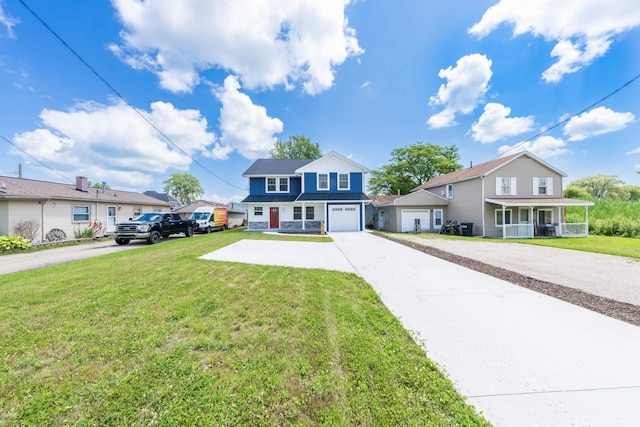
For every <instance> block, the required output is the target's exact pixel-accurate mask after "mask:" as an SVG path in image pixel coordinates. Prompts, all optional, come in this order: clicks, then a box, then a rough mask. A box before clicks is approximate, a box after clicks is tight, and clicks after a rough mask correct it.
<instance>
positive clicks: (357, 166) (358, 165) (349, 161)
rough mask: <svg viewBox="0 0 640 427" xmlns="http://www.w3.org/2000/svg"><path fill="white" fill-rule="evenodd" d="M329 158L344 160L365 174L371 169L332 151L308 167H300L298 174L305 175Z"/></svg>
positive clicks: (307, 165)
mask: <svg viewBox="0 0 640 427" xmlns="http://www.w3.org/2000/svg"><path fill="white" fill-rule="evenodd" d="M328 157H337V158H339V159H340V160H342V161H345V162H348V163H351V164H352V165H354V166H355V167H356V168H358V169H361V170H362V172H364V173H367V172H369V169H367V168H365V167H364V166H362V165H361V164H359V163H356V162H354V161H353V160H351V159H349V158H348V157H345V156H343V155H342V154H339V153H336V152H335V151H332V152H330V153H328V154H325V155H324V156H322V157H320V158H319V159H316V160H313V161H311V162H309V163H308V164H306V165H303V166H301V167H299V168H298V169H297V170H296V172H297V173H303V172H304V171H305V170H308V169H312V168H313V167H314V165H315V164H317V163H319V162H322V161H324V160H326V159H327V158H328Z"/></svg>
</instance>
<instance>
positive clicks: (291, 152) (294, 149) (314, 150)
mask: <svg viewBox="0 0 640 427" xmlns="http://www.w3.org/2000/svg"><path fill="white" fill-rule="evenodd" d="M269 157H271V158H272V159H312V160H316V159H319V158H320V157H322V153H321V152H320V146H319V145H318V144H317V143H313V142H311V140H310V139H309V138H307V137H306V136H302V135H294V136H292V137H290V138H289V139H288V140H287V141H278V142H276V144H275V145H274V147H273V148H272V149H271V150H269Z"/></svg>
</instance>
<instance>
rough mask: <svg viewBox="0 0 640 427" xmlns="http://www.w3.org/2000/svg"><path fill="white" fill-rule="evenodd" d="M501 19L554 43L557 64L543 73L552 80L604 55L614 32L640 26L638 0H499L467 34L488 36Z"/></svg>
mask: <svg viewBox="0 0 640 427" xmlns="http://www.w3.org/2000/svg"><path fill="white" fill-rule="evenodd" d="M503 23H508V24H511V25H513V35H514V36H518V35H522V34H526V33H531V34H532V35H533V36H536V37H543V38H544V39H545V40H549V41H555V42H556V45H555V47H554V48H553V50H552V51H551V56H553V57H556V58H558V59H557V62H556V63H555V64H553V65H552V66H551V67H549V68H548V69H547V70H545V71H544V72H543V73H542V78H543V79H544V80H545V81H547V82H551V83H556V82H559V81H560V80H561V79H562V77H563V76H564V75H565V74H568V73H573V72H576V71H577V70H579V69H580V68H582V67H583V66H586V65H589V64H590V63H591V62H592V61H593V60H594V59H596V58H598V57H601V56H602V55H604V54H605V53H606V52H607V50H608V49H609V46H610V45H611V43H612V41H613V39H614V36H615V35H617V34H621V33H623V32H625V31H629V30H630V29H632V28H634V27H637V26H639V25H640V8H639V7H638V2H637V0H616V1H615V2H613V3H609V4H606V5H605V4H603V3H602V1H601V0H563V1H553V0H539V1H530V0H500V2H499V3H497V4H495V5H493V6H491V7H490V8H489V9H487V10H486V11H485V13H484V15H483V16H482V18H481V19H480V21H479V22H477V23H476V24H475V25H473V26H472V27H471V28H470V29H469V33H471V34H473V35H476V36H478V37H484V36H486V35H488V34H489V33H491V32H492V31H493V30H495V29H496V28H498V26H500V25H501V24H503Z"/></svg>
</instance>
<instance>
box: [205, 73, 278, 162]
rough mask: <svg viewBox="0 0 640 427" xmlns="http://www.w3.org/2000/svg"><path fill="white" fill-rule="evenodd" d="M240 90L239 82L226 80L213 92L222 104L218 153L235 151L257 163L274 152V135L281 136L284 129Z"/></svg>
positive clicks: (234, 79) (231, 78) (234, 78)
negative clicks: (271, 151)
mask: <svg viewBox="0 0 640 427" xmlns="http://www.w3.org/2000/svg"><path fill="white" fill-rule="evenodd" d="M239 89H240V85H239V83H238V79H237V78H236V77H234V76H229V77H227V78H226V79H225V81H224V86H223V87H222V88H218V90H217V91H216V96H217V97H218V99H219V100H220V102H221V103H222V108H221V109H220V129H221V131H222V136H221V137H220V140H221V142H222V144H223V145H222V146H220V150H222V151H224V150H227V152H230V151H232V150H237V151H238V152H239V153H240V154H241V155H243V156H244V157H246V158H248V159H257V158H258V157H261V156H264V155H266V154H267V152H268V151H269V150H270V149H271V148H273V146H274V144H275V143H276V142H277V138H276V137H275V136H274V135H275V134H278V133H281V132H282V130H283V126H284V125H283V123H282V121H281V120H280V119H277V118H273V117H269V116H268V115H267V110H266V108H264V107H263V106H261V105H255V104H254V103H253V102H252V101H251V98H249V97H248V96H247V95H246V94H244V93H240V92H239V91H238V90H239Z"/></svg>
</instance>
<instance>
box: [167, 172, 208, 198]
mask: <svg viewBox="0 0 640 427" xmlns="http://www.w3.org/2000/svg"><path fill="white" fill-rule="evenodd" d="M162 183H163V184H164V188H163V191H164V192H165V193H168V194H170V195H171V196H173V197H175V198H176V199H178V200H180V202H181V203H183V204H185V205H188V204H190V203H193V202H195V201H196V200H197V199H198V198H199V197H200V196H202V195H203V194H204V190H203V189H202V186H201V185H200V181H198V178H196V177H195V176H193V175H191V174H188V173H174V174H172V175H171V176H170V177H169V178H167V179H165V180H164V181H162Z"/></svg>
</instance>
